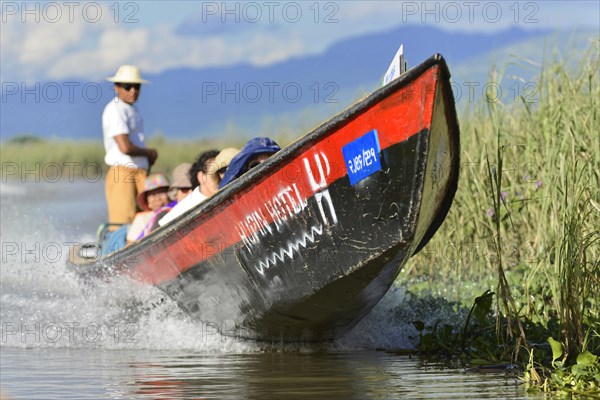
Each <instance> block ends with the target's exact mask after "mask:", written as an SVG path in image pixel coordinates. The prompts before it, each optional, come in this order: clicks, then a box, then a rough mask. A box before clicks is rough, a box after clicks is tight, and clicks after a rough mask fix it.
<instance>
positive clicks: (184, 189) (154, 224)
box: [138, 163, 192, 240]
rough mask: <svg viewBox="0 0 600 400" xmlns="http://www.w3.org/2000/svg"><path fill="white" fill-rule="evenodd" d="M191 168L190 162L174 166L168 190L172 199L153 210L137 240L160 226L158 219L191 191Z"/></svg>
mask: <svg viewBox="0 0 600 400" xmlns="http://www.w3.org/2000/svg"><path fill="white" fill-rule="evenodd" d="M191 168H192V164H191V163H182V164H179V165H178V166H176V167H175V169H174V170H173V175H172V176H171V186H170V187H169V192H168V195H169V199H170V200H172V201H171V202H170V203H169V204H167V205H166V206H163V207H161V208H159V209H158V210H156V211H154V213H153V214H152V217H150V220H149V221H148V223H147V224H146V226H145V227H144V231H143V232H142V234H141V235H140V237H138V240H139V239H141V238H143V237H144V236H146V235H148V234H149V233H150V232H153V231H154V230H156V229H157V228H158V227H160V225H159V224H158V221H160V220H161V218H162V217H164V216H165V215H167V213H168V212H169V211H171V209H172V208H173V207H175V206H176V205H177V203H179V202H180V201H181V200H183V199H184V198H186V197H187V195H188V194H190V193H191V192H192V182H191V181H190V169H191Z"/></svg>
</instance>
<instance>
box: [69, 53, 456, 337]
mask: <svg viewBox="0 0 600 400" xmlns="http://www.w3.org/2000/svg"><path fill="white" fill-rule="evenodd" d="M449 79H450V74H449V71H448V68H447V66H446V63H445V61H444V59H443V58H442V56H441V55H435V56H433V57H431V58H430V59H428V60H426V61H425V62H423V63H422V64H420V65H418V66H417V67H415V68H413V69H411V70H409V71H408V72H406V73H405V74H404V75H402V76H401V77H400V78H398V79H397V80H395V81H393V82H392V83H390V84H388V85H386V86H384V87H382V88H380V89H379V90H377V91H375V92H374V93H373V94H371V95H370V96H368V97H367V98H365V99H364V100H362V101H360V102H358V103H356V104H355V105H353V106H352V107H350V108H348V109H347V110H345V111H343V112H342V113H340V114H339V115H337V116H335V117H334V118H332V119H331V120H329V121H327V122H325V123H324V124H322V125H321V126H319V127H317V128H316V129H315V130H313V131H312V132H310V133H309V134H307V135H306V136H304V137H302V138H301V139H299V140H298V141H296V142H295V143H293V144H292V145H290V146H289V147H287V148H284V149H283V150H281V151H280V152H279V153H277V154H276V155H275V156H273V157H271V158H270V159H269V160H268V161H267V162H265V163H263V164H261V165H260V166H259V167H256V168H254V169H252V170H251V171H250V172H248V173H247V174H246V175H244V176H242V177H241V178H239V179H238V180H236V181H234V182H233V183H231V184H230V185H228V186H226V187H225V188H224V189H223V190H221V191H219V192H218V193H217V194H216V195H215V196H213V197H212V198H210V199H209V200H207V201H205V202H204V203H201V204H200V205H199V206H197V207H196V208H194V209H193V210H191V211H190V212H189V213H187V214H186V215H183V216H181V217H180V218H179V219H177V220H175V221H174V222H173V223H171V224H170V225H167V226H165V227H163V228H161V229H159V230H157V231H155V232H154V233H152V234H151V235H150V236H148V237H147V238H146V239H144V240H142V241H141V242H139V243H137V244H135V245H132V246H130V247H128V248H125V249H123V250H120V251H118V252H116V253H113V254H111V255H109V256H106V257H104V258H101V259H98V260H94V261H93V262H91V263H89V264H87V265H79V266H77V268H78V271H79V272H80V273H81V274H83V275H87V276H91V275H102V274H103V273H106V271H112V272H111V273H114V274H126V275H129V276H131V277H134V278H135V279H139V280H142V281H144V282H148V283H149V284H152V285H155V286H157V287H158V288H160V289H162V290H163V291H164V292H165V293H166V294H167V295H168V296H169V297H171V298H172V299H174V300H175V301H176V302H177V303H178V304H179V305H180V306H181V308H182V309H183V310H185V312H186V313H187V314H189V316H190V317H191V318H192V319H193V320H194V321H196V322H197V323H198V324H200V325H202V326H206V324H210V325H211V326H213V327H215V328H216V329H218V330H219V331H221V333H223V334H226V335H239V336H243V337H248V338H254V339H259V340H284V341H296V340H311V341H312V340H324V339H332V338H336V337H338V336H340V335H342V334H344V333H345V332H347V331H348V330H349V329H350V328H352V327H353V326H354V325H355V324H356V323H357V322H358V321H359V320H360V319H361V318H362V317H364V316H365V315H366V314H367V313H368V312H369V311H370V310H371V309H372V308H373V307H374V306H375V305H376V304H377V302H378V301H379V300H380V299H381V298H382V296H383V295H384V294H385V293H386V291H387V290H388V289H389V287H390V286H391V285H392V283H393V281H394V279H395V278H396V276H397V274H398V272H399V270H400V268H401V267H402V266H403V264H404V263H406V261H407V260H408V259H409V258H410V257H411V256H412V255H414V254H416V253H417V252H418V251H419V250H420V249H421V248H423V246H425V245H426V243H427V242H428V241H429V240H430V239H431V237H432V236H433V235H434V233H435V232H436V231H437V230H438V228H439V227H440V225H441V224H442V222H443V221H444V218H445V217H446V214H447V212H448V210H449V208H450V206H451V203H452V201H453V198H454V194H455V191H456V187H457V183H458V171H459V128H458V123H457V118H456V111H455V105H454V98H453V94H452V90H451V87H450V81H449ZM199 328H200V327H199Z"/></svg>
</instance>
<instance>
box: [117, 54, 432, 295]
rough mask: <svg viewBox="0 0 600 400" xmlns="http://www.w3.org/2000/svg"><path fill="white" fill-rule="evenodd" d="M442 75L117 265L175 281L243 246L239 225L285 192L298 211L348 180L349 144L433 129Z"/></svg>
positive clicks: (403, 92)
mask: <svg viewBox="0 0 600 400" xmlns="http://www.w3.org/2000/svg"><path fill="white" fill-rule="evenodd" d="M439 70H440V67H439V66H437V65H435V66H433V67H431V68H430V69H429V70H427V71H426V72H424V73H423V74H422V75H421V76H420V77H418V78H417V79H415V80H414V81H413V82H412V83H410V84H408V85H407V86H405V87H404V88H400V89H399V90H398V91H397V92H395V93H393V94H392V95H390V96H389V97H387V98H385V99H383V100H382V101H381V102H379V103H377V104H375V105H374V106H372V107H371V108H369V109H368V110H366V111H365V112H363V113H362V114H360V115H357V116H356V117H355V118H354V119H351V120H349V121H348V122H347V123H346V124H345V125H344V126H342V127H339V128H338V129H336V130H335V131H332V133H331V134H330V135H328V136H325V137H324V138H323V139H321V140H320V141H319V142H317V143H311V146H310V147H309V148H306V149H302V150H304V151H302V152H301V154H300V155H299V156H298V155H294V157H295V158H292V159H291V160H289V161H288V162H285V161H286V160H283V161H282V162H283V163H285V166H284V167H283V168H278V169H273V170H271V171H270V173H265V176H264V177H262V178H261V179H258V180H257V183H256V184H255V185H252V186H247V187H246V188H245V189H244V190H242V191H240V192H238V193H235V194H234V195H233V196H232V197H231V198H228V199H225V200H224V201H223V202H222V203H221V204H219V205H217V207H216V208H215V209H213V210H212V212H207V213H204V214H203V215H200V216H198V217H197V219H196V220H195V221H190V223H189V224H188V225H186V226H183V227H181V228H180V229H179V230H178V231H176V232H173V233H172V234H171V235H170V236H169V237H168V238H165V239H164V240H163V241H161V242H157V243H155V244H153V245H151V246H150V247H148V248H147V249H146V250H145V251H144V252H142V253H139V254H137V255H134V256H132V257H131V259H129V258H125V259H123V260H122V262H120V263H118V264H125V265H127V266H128V267H129V272H128V273H129V274H131V275H132V276H134V277H135V278H136V279H141V280H144V281H148V282H150V283H152V284H154V285H157V284H160V283H164V282H167V281H171V280H173V279H174V278H175V277H177V276H178V275H179V274H180V273H181V272H183V271H186V270H188V269H189V268H191V267H193V266H194V265H196V264H197V263H199V262H200V261H203V260H205V259H207V258H209V257H211V256H213V255H215V254H218V253H219V251H221V250H223V249H225V248H228V247H230V246H232V245H234V244H236V243H238V242H240V240H241V235H240V231H239V223H240V222H243V221H245V220H246V219H247V218H248V215H249V213H252V212H254V211H257V210H260V209H261V207H263V205H264V204H266V203H267V202H269V201H272V200H273V199H274V198H275V197H276V196H278V195H281V192H282V191H288V192H289V193H287V194H286V193H284V195H285V196H287V195H289V196H291V197H290V203H289V204H287V205H286V207H287V208H290V207H291V204H296V205H298V206H300V205H301V204H302V202H303V201H305V200H306V199H307V198H309V197H311V196H313V195H314V194H315V193H316V192H317V191H319V190H321V189H324V188H326V187H327V186H328V185H329V184H331V183H332V182H334V181H336V180H338V179H340V178H342V177H343V176H345V175H347V171H346V166H345V162H344V158H343V154H342V150H341V149H342V147H343V146H344V145H346V144H347V143H349V142H351V141H353V140H355V139H357V138H359V137H361V136H362V135H364V134H365V133H367V132H369V131H371V130H372V129H377V132H378V137H379V141H380V146H381V150H383V149H386V148H388V147H389V146H391V145H393V144H396V143H399V142H402V141H404V140H406V139H408V138H409V137H411V136H412V135H414V134H416V133H417V132H419V131H421V130H423V129H429V128H430V126H431V121H432V115H433V104H434V101H433V98H434V96H435V92H436V85H437V82H438V74H439V72H440V71H439ZM417 99H418V101H416V100H417ZM296 154H297V153H296ZM311 174H312V177H311V176H310V175H311ZM240 179H241V178H240ZM294 202H296V203H294ZM284 208H285V207H284ZM292 211H293V210H292ZM260 218H261V219H264V224H270V223H272V222H273V221H274V219H275V218H274V216H273V214H270V213H262V214H261V215H260ZM236 224H238V225H236ZM254 225H256V226H253V224H252V223H249V224H247V225H246V229H247V232H245V234H246V235H248V234H251V233H254V232H255V231H257V230H258V229H263V228H264V226H265V225H261V224H254Z"/></svg>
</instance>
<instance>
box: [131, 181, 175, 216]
mask: <svg viewBox="0 0 600 400" xmlns="http://www.w3.org/2000/svg"><path fill="white" fill-rule="evenodd" d="M159 188H166V189H168V188H169V180H168V179H167V177H166V176H164V175H163V174H152V175H150V176H149V177H147V178H146V181H145V182H144V191H143V192H141V193H140V194H138V196H137V203H138V205H139V206H140V208H141V209H142V210H144V211H150V207H148V199H147V198H146V196H147V195H148V192H150V191H151V190H154V189H159Z"/></svg>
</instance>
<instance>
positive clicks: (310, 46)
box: [0, 1, 599, 81]
mask: <svg viewBox="0 0 600 400" xmlns="http://www.w3.org/2000/svg"><path fill="white" fill-rule="evenodd" d="M473 3H474V2H429V3H424V2H421V1H412V2H408V1H403V2H394V1H352V2H328V3H323V2H321V3H318V4H319V6H320V7H321V8H320V11H319V21H318V23H317V22H315V21H314V17H315V14H314V12H313V11H314V9H311V8H309V6H313V5H314V4H315V3H312V2H310V4H309V3H301V4H302V5H303V7H304V12H305V14H304V18H303V20H302V21H300V22H299V23H289V22H286V21H285V20H281V18H280V19H279V20H278V21H276V22H278V24H277V30H275V31H274V30H273V26H272V25H271V26H264V25H261V24H256V25H255V27H253V28H252V29H247V30H244V32H243V33H240V32H239V30H238V31H236V30H235V29H233V30H231V31H230V32H229V33H226V34H220V35H214V34H213V35H211V34H208V33H207V32H206V31H202V30H200V32H204V33H202V34H198V35H191V34H187V35H182V34H179V30H178V28H179V27H178V26H177V25H176V22H174V21H176V20H177V19H176V18H173V16H169V18H163V19H164V20H169V21H170V23H169V24H164V23H163V24H157V23H156V20H160V18H158V17H156V16H154V17H151V18H145V19H144V18H142V17H143V16H145V14H144V12H146V13H148V12H154V13H160V12H162V13H165V12H166V13H168V12H170V8H168V4H166V3H164V4H163V2H161V6H162V7H158V6H156V7H150V8H147V9H146V8H143V7H142V8H140V11H139V13H138V14H136V17H139V18H140V22H139V23H136V24H124V23H120V24H119V23H116V21H115V18H114V17H115V15H114V10H112V9H110V7H111V6H112V3H97V2H96V3H94V4H96V5H97V4H102V12H101V15H102V18H101V19H99V20H98V21H91V20H90V18H89V16H90V14H88V15H87V16H88V18H85V14H82V12H81V11H82V9H83V8H84V5H82V6H81V7H80V9H79V10H76V12H75V13H74V16H75V18H73V19H72V18H66V16H67V15H68V13H67V12H66V10H65V12H64V13H63V18H60V19H59V20H58V21H52V22H49V21H47V20H45V19H44V18H42V19H41V20H40V21H38V22H36V21H34V20H32V19H27V21H26V22H22V18H19V16H18V15H12V16H10V15H9V16H7V15H3V16H2V18H3V21H2V24H1V27H0V29H1V34H0V45H1V48H2V51H1V54H0V58H1V64H2V65H1V66H2V79H3V80H13V81H14V80H28V81H31V80H45V79H64V78H86V79H91V80H98V79H103V78H104V77H105V76H108V75H111V74H113V73H114V71H115V70H116V68H117V67H118V66H119V65H120V64H123V63H135V64H138V65H140V66H141V67H142V68H143V70H144V72H152V73H158V72H162V71H165V70H168V69H171V68H180V67H192V68H194V67H196V68H199V67H218V66H226V65H233V64H237V63H242V62H247V63H251V64H254V65H269V64H272V63H275V62H280V61H285V60H287V59H289V58H290V57H294V56H302V55H308V54H315V53H318V52H321V51H323V50H324V49H326V48H327V47H328V46H330V45H331V44H333V43H335V42H336V41H339V40H342V39H346V38H348V37H351V36H357V35H360V34H365V33H367V32H381V31H385V30H389V29H392V28H394V27H397V26H399V25H401V24H404V23H411V24H427V25H432V26H436V27H438V28H443V29H447V30H462V31H478V32H490V31H497V30H500V29H506V28H508V27H510V26H519V27H521V28H529V29H534V28H536V29H537V28H550V29H553V28H558V27H560V28H568V27H577V26H584V27H596V28H598V25H599V24H598V12H599V11H598V3H597V2H594V1H592V2H566V1H564V2H563V1H560V2H548V3H543V2H527V3H523V2H520V3H513V2H487V3H486V2H481V3H479V2H476V3H477V6H473V7H475V8H473V9H472V14H470V9H469V7H471V6H469V5H468V4H473ZM15 4H17V3H15ZM19 4H20V3H19ZM56 4H62V3H56ZM115 4H116V3H115ZM139 4H140V5H143V3H139ZM146 4H148V3H146ZM257 4H259V3H257ZM327 4H330V6H328V7H327V8H326V6H327ZM452 4H454V6H449V5H452ZM486 4H492V5H491V6H489V7H491V8H489V9H487V13H484V11H483V10H484V7H486ZM496 5H500V7H501V12H502V14H501V16H500V17H499V18H496V17H494V15H492V11H494V9H495V7H496ZM515 5H518V7H520V8H518V12H517V9H515V8H514V7H515ZM527 5H529V6H527ZM184 6H185V7H190V15H191V11H193V10H194V9H193V8H194V7H196V11H197V8H198V7H200V6H198V5H197V4H195V3H193V2H184V3H182V5H180V7H179V8H177V10H178V11H177V12H180V13H183V11H182V7H184ZM511 6H512V7H513V8H510V7H511ZM336 7H337V8H336ZM451 7H454V8H451ZM457 7H458V8H457ZM526 7H528V8H526ZM457 9H458V10H460V13H461V14H460V18H458V20H457V21H456V22H452V21H453V19H454V18H456V13H455V11H456V10H457ZM91 11H94V10H91ZM121 11H124V10H121ZM91 15H92V16H93V13H92V14H91ZM123 16H124V15H121V16H120V19H121V20H122V19H123V18H122V17H123ZM155 17H156V18H155ZM326 17H329V18H330V19H333V20H337V22H335V23H325V22H324V21H325V19H326ZM491 17H494V18H491ZM5 19H6V20H5ZM496 19H497V21H496V22H490V21H495V20H496ZM145 20H151V21H154V22H152V23H144V21H145ZM181 20H184V19H183V18H181V19H180V21H181ZM515 21H516V22H515ZM527 21H537V22H534V23H526V22H527ZM120 22H122V21H120ZM594 24H595V25H594Z"/></svg>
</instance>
